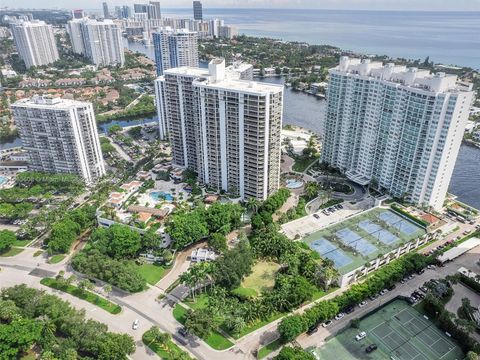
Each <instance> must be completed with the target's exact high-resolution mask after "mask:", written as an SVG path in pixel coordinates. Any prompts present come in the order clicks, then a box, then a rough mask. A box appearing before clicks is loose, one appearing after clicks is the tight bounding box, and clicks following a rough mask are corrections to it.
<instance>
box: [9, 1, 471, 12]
mask: <svg viewBox="0 0 480 360" xmlns="http://www.w3.org/2000/svg"><path fill="white" fill-rule="evenodd" d="M133 3H134V2H132V1H123V0H111V1H107V4H108V5H109V6H118V5H133ZM202 4H203V7H204V11H206V12H208V8H212V9H213V8H247V9H248V8H278V9H319V10H390V11H405V10H412V11H480V0H458V1H452V0H437V1H435V0H420V1H415V0H399V1H395V2H394V3H392V1H389V0H320V1H318V0H271V1H269V0H226V1H225V0H210V1H203V2H202ZM3 5H4V7H3V8H11V9H20V8H37V9H41V8H44V9H55V8H58V9H75V8H84V9H92V10H93V9H101V6H102V2H101V1H97V0H85V1H82V2H81V5H80V4H78V6H71V7H70V6H65V2H64V1H62V0H52V1H44V0H42V1H36V0H21V1H16V0H4V1H3ZM161 6H162V8H163V9H179V8H191V7H192V1H190V0H179V1H175V0H165V1H162V2H161Z"/></svg>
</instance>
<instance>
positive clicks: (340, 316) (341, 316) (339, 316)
mask: <svg viewBox="0 0 480 360" xmlns="http://www.w3.org/2000/svg"><path fill="white" fill-rule="evenodd" d="M344 317H345V314H344V313H338V314H337V316H335V320H340V319H343V318H344Z"/></svg>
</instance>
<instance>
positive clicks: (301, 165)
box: [292, 157, 318, 172]
mask: <svg viewBox="0 0 480 360" xmlns="http://www.w3.org/2000/svg"><path fill="white" fill-rule="evenodd" d="M317 160H318V157H313V158H310V157H301V158H296V159H295V163H294V164H293V167H292V170H293V171H297V172H304V171H305V169H306V168H308V167H309V166H310V164H313V163H314V162H315V161H317Z"/></svg>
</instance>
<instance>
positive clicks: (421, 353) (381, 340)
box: [316, 300, 464, 360]
mask: <svg viewBox="0 0 480 360" xmlns="http://www.w3.org/2000/svg"><path fill="white" fill-rule="evenodd" d="M360 331H365V332H366V333H367V337H366V338H365V339H363V340H361V341H356V340H355V336H356V335H357V334H358V333H359V332H360ZM370 344H377V346H378V349H377V350H376V351H374V352H372V353H370V354H367V353H366V352H365V348H366V347H367V346H368V345H370ZM316 353H317V354H318V355H319V357H320V359H322V360H338V359H372V360H380V359H391V360H462V359H463V358H464V354H463V352H462V351H461V349H460V347H459V346H458V345H456V344H455V343H454V342H453V341H452V340H451V339H450V338H448V337H447V336H446V335H445V334H444V333H443V332H442V331H441V330H440V329H438V328H437V327H436V326H435V325H434V324H433V323H432V322H430V320H428V319H426V318H424V317H423V315H422V314H421V313H419V312H418V311H417V310H415V309H414V308H412V307H410V306H409V305H408V304H407V303H406V302H405V301H403V300H396V301H394V302H392V303H389V304H388V305H386V306H384V307H383V308H381V309H379V310H378V311H376V312H374V313H372V314H371V315H370V316H367V317H365V318H364V319H362V320H361V321H360V324H359V328H358V329H354V328H348V329H346V330H345V331H343V332H341V333H339V334H338V335H337V336H335V337H334V338H332V339H330V340H329V341H328V342H327V343H326V344H325V345H324V346H323V347H322V348H319V349H316Z"/></svg>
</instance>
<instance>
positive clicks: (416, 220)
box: [390, 204, 430, 228]
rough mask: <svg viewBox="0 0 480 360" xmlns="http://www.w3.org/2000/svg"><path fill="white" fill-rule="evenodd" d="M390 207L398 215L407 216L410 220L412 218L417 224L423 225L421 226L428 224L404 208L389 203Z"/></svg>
mask: <svg viewBox="0 0 480 360" xmlns="http://www.w3.org/2000/svg"><path fill="white" fill-rule="evenodd" d="M390 208H391V209H392V210H393V211H396V212H397V213H399V214H400V215H403V216H405V217H407V218H409V219H410V220H412V221H413V222H416V223H417V224H419V225H421V226H423V227H425V228H426V227H427V226H428V225H430V224H429V223H428V222H427V221H425V220H422V219H419V218H417V217H416V216H413V215H412V214H410V213H408V212H406V211H405V210H403V209H400V208H399V207H398V206H396V205H394V204H392V205H390Z"/></svg>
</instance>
